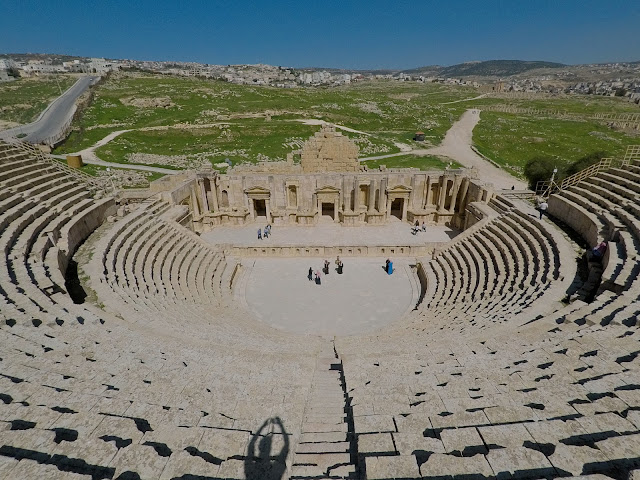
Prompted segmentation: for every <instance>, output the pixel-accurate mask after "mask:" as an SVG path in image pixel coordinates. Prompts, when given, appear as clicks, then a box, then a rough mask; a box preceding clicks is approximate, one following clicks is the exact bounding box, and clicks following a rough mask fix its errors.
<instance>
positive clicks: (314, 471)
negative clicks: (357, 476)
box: [289, 465, 356, 480]
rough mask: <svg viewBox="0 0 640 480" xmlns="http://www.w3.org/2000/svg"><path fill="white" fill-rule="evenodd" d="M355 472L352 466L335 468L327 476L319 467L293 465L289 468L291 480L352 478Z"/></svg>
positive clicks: (325, 471) (325, 470)
mask: <svg viewBox="0 0 640 480" xmlns="http://www.w3.org/2000/svg"><path fill="white" fill-rule="evenodd" d="M355 471H356V467H355V466H354V465H340V466H338V467H336V468H332V469H330V470H329V472H328V473H329V474H328V475H327V469H322V468H321V467H314V466H310V465H294V466H293V467H292V468H291V476H290V477H289V478H290V479H291V480H307V479H308V480H311V479H313V480H325V479H327V480H328V479H336V478H352V476H353V474H354V473H355Z"/></svg>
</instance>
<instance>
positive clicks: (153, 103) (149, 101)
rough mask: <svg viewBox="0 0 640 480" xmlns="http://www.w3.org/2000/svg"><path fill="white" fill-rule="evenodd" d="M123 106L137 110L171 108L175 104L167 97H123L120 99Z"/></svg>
mask: <svg viewBox="0 0 640 480" xmlns="http://www.w3.org/2000/svg"><path fill="white" fill-rule="evenodd" d="M120 102H122V104H123V105H127V106H132V107H138V108H171V107H174V106H175V103H173V102H172V101H171V99H170V98H169V97H153V98H136V97H123V98H121V99H120Z"/></svg>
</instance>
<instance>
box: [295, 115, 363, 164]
mask: <svg viewBox="0 0 640 480" xmlns="http://www.w3.org/2000/svg"><path fill="white" fill-rule="evenodd" d="M358 151H359V150H358V146H357V145H356V144H355V143H354V142H353V141H352V140H350V139H349V138H348V137H345V136H343V135H342V133H340V132H336V129H335V127H333V126H330V125H324V126H323V127H322V129H321V130H320V131H319V132H317V133H316V134H315V135H314V136H313V137H311V138H309V140H307V141H306V142H305V144H304V145H303V146H302V151H301V154H300V164H301V165H302V171H303V172H357V171H359V170H360V162H359V161H358Z"/></svg>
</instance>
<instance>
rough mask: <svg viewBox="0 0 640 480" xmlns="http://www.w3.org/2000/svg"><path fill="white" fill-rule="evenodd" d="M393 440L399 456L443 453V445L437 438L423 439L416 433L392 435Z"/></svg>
mask: <svg viewBox="0 0 640 480" xmlns="http://www.w3.org/2000/svg"><path fill="white" fill-rule="evenodd" d="M393 440H394V443H395V446H396V449H397V450H398V453H400V455H411V454H413V453H414V452H417V451H419V452H431V453H445V448H444V445H443V444H442V441H441V440H438V439H437V438H429V437H424V436H422V434H417V433H394V434H393Z"/></svg>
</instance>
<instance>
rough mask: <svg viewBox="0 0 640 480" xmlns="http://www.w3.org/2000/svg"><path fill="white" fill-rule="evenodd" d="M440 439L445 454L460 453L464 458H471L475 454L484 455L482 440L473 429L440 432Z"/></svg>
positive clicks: (484, 449)
mask: <svg viewBox="0 0 640 480" xmlns="http://www.w3.org/2000/svg"><path fill="white" fill-rule="evenodd" d="M440 438H441V439H442V443H443V444H444V447H445V449H446V451H447V453H460V454H463V455H465V456H473V455H475V454H477V453H486V452H487V449H486V447H485V446H484V443H483V441H482V438H480V435H479V434H478V430H476V428H475V427H467V428H456V429H447V430H443V431H442V432H440Z"/></svg>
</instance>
